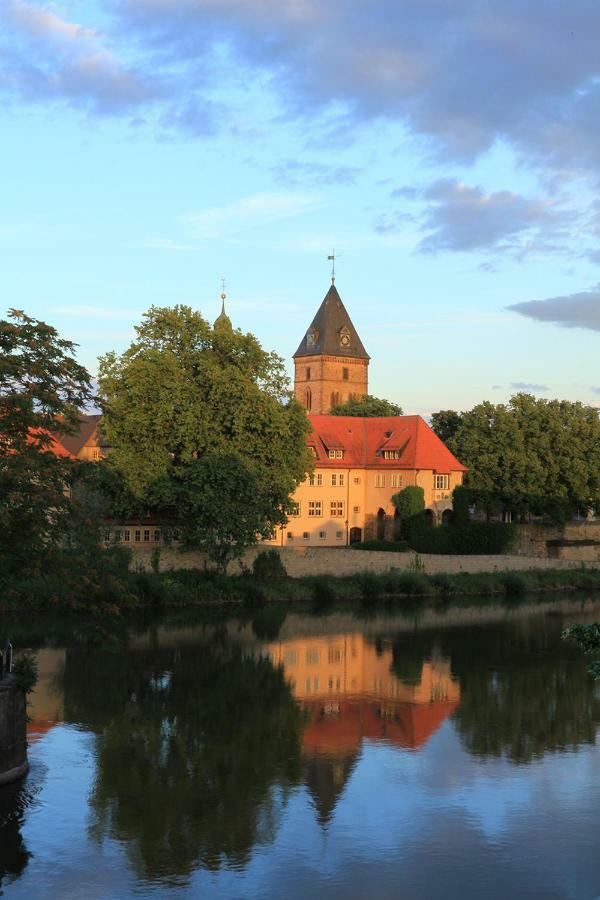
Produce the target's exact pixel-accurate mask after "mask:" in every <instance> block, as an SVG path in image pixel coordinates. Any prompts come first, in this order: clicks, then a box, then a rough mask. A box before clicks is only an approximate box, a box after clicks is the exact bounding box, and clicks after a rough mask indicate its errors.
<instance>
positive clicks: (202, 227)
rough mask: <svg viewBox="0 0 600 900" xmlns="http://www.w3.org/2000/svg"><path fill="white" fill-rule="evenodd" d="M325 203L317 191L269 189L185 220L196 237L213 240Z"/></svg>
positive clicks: (313, 208) (294, 214)
mask: <svg viewBox="0 0 600 900" xmlns="http://www.w3.org/2000/svg"><path fill="white" fill-rule="evenodd" d="M322 205H323V202H322V200H321V199H320V197H318V196H317V195H315V194H300V193H292V192H270V193H269V192H266V193H259V194H253V195H251V196H249V197H243V198H242V199H240V200H237V201H236V202H235V203H230V204H228V205H226V206H214V207H211V208H208V209H204V210H200V211H199V212H193V213H187V214H186V215H185V216H184V221H185V223H186V224H187V225H188V226H190V228H191V231H192V233H193V234H194V236H195V237H196V238H199V239H202V240H210V239H212V238H217V237H224V236H226V235H232V234H239V233H240V232H242V231H245V230H247V229H248V228H249V227H257V226H260V225H265V224H268V223H271V222H277V221H281V220H283V219H290V218H294V217H296V216H301V215H303V214H305V213H307V212H313V211H314V210H316V209H318V208H319V207H321V206H322Z"/></svg>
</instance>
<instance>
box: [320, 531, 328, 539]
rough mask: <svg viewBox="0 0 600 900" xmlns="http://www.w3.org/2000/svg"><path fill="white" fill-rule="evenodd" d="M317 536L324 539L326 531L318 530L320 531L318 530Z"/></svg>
mask: <svg viewBox="0 0 600 900" xmlns="http://www.w3.org/2000/svg"><path fill="white" fill-rule="evenodd" d="M319 537H320V538H321V540H322V541H324V540H325V538H326V537H327V532H326V531H320V532H319Z"/></svg>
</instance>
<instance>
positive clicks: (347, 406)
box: [329, 394, 403, 418]
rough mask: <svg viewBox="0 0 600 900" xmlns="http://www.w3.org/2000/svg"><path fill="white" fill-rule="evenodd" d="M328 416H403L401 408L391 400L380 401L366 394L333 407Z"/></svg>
mask: <svg viewBox="0 0 600 900" xmlns="http://www.w3.org/2000/svg"><path fill="white" fill-rule="evenodd" d="M329 415H330V416H365V417H367V418H374V417H376V416H401V415H403V412H402V407H401V406H398V404H397V403H392V402H391V400H381V399H380V398H379V397H373V396H371V394H367V395H366V396H365V397H361V398H359V399H356V400H347V401H346V402H345V403H340V404H339V405H338V406H334V407H333V409H331V410H330V412H329Z"/></svg>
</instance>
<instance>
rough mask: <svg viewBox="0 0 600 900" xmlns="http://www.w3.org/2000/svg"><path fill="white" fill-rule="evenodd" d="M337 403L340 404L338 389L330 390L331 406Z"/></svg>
mask: <svg viewBox="0 0 600 900" xmlns="http://www.w3.org/2000/svg"><path fill="white" fill-rule="evenodd" d="M339 405H340V395H339V392H338V391H332V392H331V408H332V409H333V407H334V406H339Z"/></svg>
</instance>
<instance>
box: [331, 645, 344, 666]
mask: <svg viewBox="0 0 600 900" xmlns="http://www.w3.org/2000/svg"><path fill="white" fill-rule="evenodd" d="M327 659H328V660H329V662H330V663H339V662H341V661H342V648H341V647H330V648H329V652H328V654H327Z"/></svg>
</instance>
